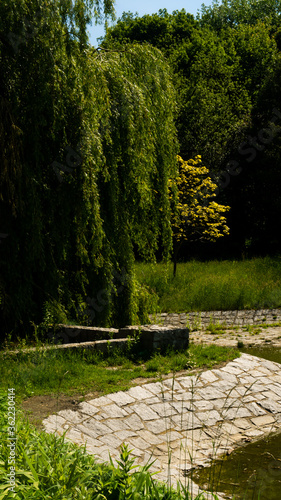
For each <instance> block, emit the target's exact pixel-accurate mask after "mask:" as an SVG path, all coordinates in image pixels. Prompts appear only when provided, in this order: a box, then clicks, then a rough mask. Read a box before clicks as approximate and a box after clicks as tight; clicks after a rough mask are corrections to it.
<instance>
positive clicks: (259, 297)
mask: <svg viewBox="0 0 281 500" xmlns="http://www.w3.org/2000/svg"><path fill="white" fill-rule="evenodd" d="M135 268H136V275H137V278H138V280H139V281H140V282H141V283H143V284H145V285H146V286H148V287H149V289H150V290H152V291H154V292H155V293H156V294H157V295H158V297H159V301H158V310H159V312H187V311H212V310H235V309H252V308H253V309H261V308H275V307H281V257H276V258H270V257H265V258H256V259H251V260H244V261H230V260H225V261H210V262H199V261H196V260H192V261H190V262H186V263H179V264H178V267H177V275H176V277H175V278H174V277H173V265H172V263H169V264H163V263H158V264H145V263H137V264H136V267H135ZM153 312H154V311H151V313H153Z"/></svg>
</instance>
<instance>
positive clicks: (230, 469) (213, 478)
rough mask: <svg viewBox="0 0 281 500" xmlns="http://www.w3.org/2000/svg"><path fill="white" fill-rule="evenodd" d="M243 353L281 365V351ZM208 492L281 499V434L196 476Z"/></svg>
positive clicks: (246, 499) (250, 499)
mask: <svg viewBox="0 0 281 500" xmlns="http://www.w3.org/2000/svg"><path fill="white" fill-rule="evenodd" d="M242 351H243V352H245V353H247V354H251V355H253V356H258V357H260V358H265V359H268V360H270V361H275V362H277V363H280V364H281V349H276V348H268V347H264V348H249V349H242ZM192 479H193V481H195V482H196V483H198V484H200V486H201V487H203V488H204V489H206V490H209V491H214V492H221V493H224V494H226V498H231V499H234V498H235V500H281V433H278V434H275V435H272V436H269V437H268V438H266V439H263V440H260V441H256V442H255V443H250V444H248V445H246V446H243V447H242V448H240V449H238V450H236V451H234V452H233V453H231V455H229V456H228V457H226V458H225V459H224V460H216V461H214V462H213V464H212V466H211V467H205V468H204V469H199V470H197V471H194V472H193V473H192Z"/></svg>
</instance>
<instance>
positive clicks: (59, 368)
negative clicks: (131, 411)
mask: <svg viewBox="0 0 281 500" xmlns="http://www.w3.org/2000/svg"><path fill="white" fill-rule="evenodd" d="M239 355H240V354H239V351H238V350H236V349H231V348H224V347H219V346H215V345H211V346H201V345H191V346H190V347H189V348H188V349H187V350H185V351H183V352H178V353H177V352H172V351H171V352H169V353H167V354H166V355H165V356H164V355H160V354H154V355H153V356H152V357H147V356H145V353H144V354H143V355H142V354H141V353H140V354H138V355H135V354H134V353H133V351H132V352H128V353H127V354H122V353H118V352H115V353H109V354H108V355H106V356H104V355H101V354H99V353H95V352H94V351H91V350H88V349H85V351H83V352H81V351H80V352H71V351H65V350H64V351H62V350H60V349H51V350H48V351H41V350H37V351H34V352H32V353H24V352H19V353H18V354H17V355H15V354H7V353H5V351H1V352H0V389H1V388H2V389H4V390H7V388H8V387H13V388H14V389H15V391H16V394H17V397H18V398H26V397H29V396H36V395H46V394H68V395H72V394H77V393H80V394H86V393H87V392H88V393H89V392H93V391H94V392H95V393H98V394H99V395H103V394H106V393H109V392H115V391H120V390H126V389H128V388H129V387H130V386H131V385H132V384H133V383H134V380H135V379H139V378H140V377H142V378H152V377H153V378H159V377H161V376H162V375H166V374H168V373H175V372H178V371H182V370H186V371H187V373H188V372H189V371H190V370H192V369H194V368H211V367H212V366H214V365H215V364H219V363H222V362H225V361H228V360H232V359H234V358H235V357H238V356H239Z"/></svg>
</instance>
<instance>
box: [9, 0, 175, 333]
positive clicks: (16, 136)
mask: <svg viewBox="0 0 281 500" xmlns="http://www.w3.org/2000/svg"><path fill="white" fill-rule="evenodd" d="M92 3H93V2H92ZM15 4H16V8H15ZM69 4H71V6H72V7H73V3H72V2H69ZM90 4H91V2H87V3H86V2H81V1H80V2H78V1H77V2H75V5H74V7H75V8H73V9H72V8H70V6H68V3H67V2H60V1H59V0H58V1H52V2H50V1H49V2H48V1H46V2H43V3H39V2H36V1H32V2H27V1H25V0H21V1H20V0H18V1H17V2H14V4H10V3H8V2H2V3H1V6H0V19H1V25H0V34H1V37H0V64H1V79H0V80H1V82H0V83H1V87H0V88H1V106H0V112H1V123H2V126H1V127H0V134H1V137H0V143H1V146H2V148H1V155H2V165H1V174H0V233H1V234H7V235H8V236H7V237H6V238H5V240H3V239H2V240H1V245H0V297H1V298H0V300H1V304H0V308H1V320H2V321H1V323H2V325H4V326H3V329H5V330H7V329H11V328H18V327H19V326H20V325H28V324H29V323H30V322H31V321H34V322H40V321H42V319H43V315H44V310H45V319H50V320H55V319H57V320H60V321H62V320H63V319H64V315H65V317H68V318H69V317H72V319H74V320H76V321H77V320H80V321H82V319H84V320H85V318H86V320H87V322H90V323H94V324H109V323H111V324H113V323H114V324H124V323H126V322H130V321H136V320H137V312H138V307H137V301H136V296H135V295H136V283H135V280H134V276H133V271H132V264H133V261H134V252H135V251H136V250H137V251H138V253H139V254H140V255H141V256H143V257H145V258H149V259H152V258H153V257H154V255H155V252H156V250H157V249H158V248H159V247H161V249H162V251H163V254H164V255H167V254H168V252H169V250H170V247H171V228H170V205H169V196H168V191H167V189H168V187H167V186H168V179H169V178H170V177H172V176H173V175H174V173H175V168H176V167H175V153H176V140H175V128H174V123H173V102H174V94H173V88H172V85H171V77H170V72H169V68H168V66H167V64H166V62H165V61H164V59H163V57H162V55H161V53H160V52H159V51H158V50H157V49H153V48H151V47H146V46H142V47H141V46H137V47H135V46H133V45H131V46H126V47H125V48H124V49H123V50H122V51H120V52H118V51H116V52H114V51H112V52H102V53H100V52H98V51H95V50H93V49H92V48H91V47H89V46H87V45H85V40H86V39H85V33H86V31H85V26H86V24H87V22H88V16H89V6H90ZM109 4H110V2H107V3H106V5H107V8H108V6H109ZM85 23H86V24H85ZM3 124H5V126H4V125H3ZM116 276H117V278H116ZM51 309H52V311H54V310H56V311H58V310H59V311H60V312H61V313H62V314H58V317H57V318H56V317H55V314H50V310H51Z"/></svg>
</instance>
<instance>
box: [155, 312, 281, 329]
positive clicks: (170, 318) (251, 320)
mask: <svg viewBox="0 0 281 500" xmlns="http://www.w3.org/2000/svg"><path fill="white" fill-rule="evenodd" d="M150 320H151V321H152V322H153V323H157V324H160V325H163V326H166V325H172V326H174V327H176V328H185V327H187V328H190V329H192V330H199V329H201V328H206V327H207V326H208V325H209V324H210V323H214V324H221V325H222V326H229V327H232V326H243V325H258V324H263V323H268V324H272V323H277V322H280V321H281V309H258V310H255V309H249V310H242V311H203V312H189V313H179V314H174V313H161V314H157V315H150Z"/></svg>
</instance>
